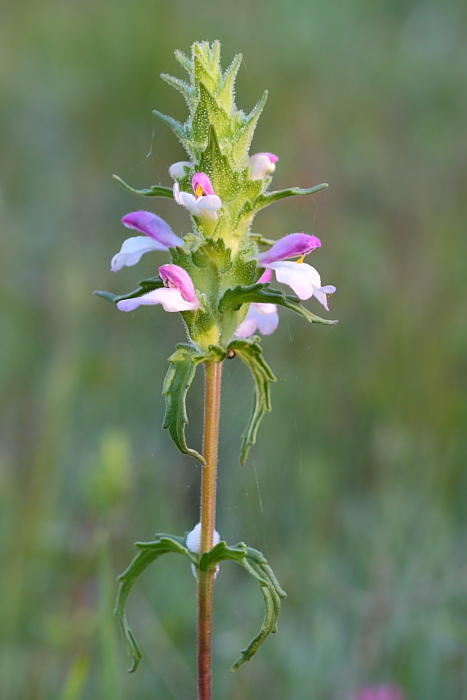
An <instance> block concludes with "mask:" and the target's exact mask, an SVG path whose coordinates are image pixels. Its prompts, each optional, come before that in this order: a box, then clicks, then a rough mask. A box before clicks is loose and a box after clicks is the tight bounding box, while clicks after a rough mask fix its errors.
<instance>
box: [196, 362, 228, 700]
mask: <svg viewBox="0 0 467 700" xmlns="http://www.w3.org/2000/svg"><path fill="white" fill-rule="evenodd" d="M221 378H222V363H221V362H218V363H216V364H213V365H210V364H206V365H205V366H204V433H203V456H204V459H205V460H206V464H205V465H204V466H203V468H202V476H201V517H200V520H201V549H200V551H201V553H202V552H208V551H209V550H210V549H211V548H212V545H213V537H214V529H215V525H216V487H217V449H218V443H219V414H220V402H221ZM213 587H214V571H198V700H211V666H212V660H211V647H212V641H211V639H212V593H213Z"/></svg>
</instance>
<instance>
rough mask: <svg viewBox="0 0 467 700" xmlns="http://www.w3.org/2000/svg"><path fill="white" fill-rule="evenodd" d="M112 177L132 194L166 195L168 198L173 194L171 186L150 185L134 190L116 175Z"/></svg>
mask: <svg viewBox="0 0 467 700" xmlns="http://www.w3.org/2000/svg"><path fill="white" fill-rule="evenodd" d="M112 177H113V179H114V180H115V181H116V182H118V184H119V185H121V186H122V187H123V189H125V190H128V192H131V193H132V194H139V195H141V196H142V197H168V198H169V199H173V196H174V194H173V190H172V188H171V187H162V185H153V186H152V187H149V188H147V189H143V190H135V188H134V187H131V185H128V184H127V183H126V182H125V181H124V180H122V178H121V177H119V176H118V175H112Z"/></svg>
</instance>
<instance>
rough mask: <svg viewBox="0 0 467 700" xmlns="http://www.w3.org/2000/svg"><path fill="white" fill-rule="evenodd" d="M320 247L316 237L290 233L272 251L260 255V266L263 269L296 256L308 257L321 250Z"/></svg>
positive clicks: (275, 244)
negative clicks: (309, 254)
mask: <svg viewBox="0 0 467 700" xmlns="http://www.w3.org/2000/svg"><path fill="white" fill-rule="evenodd" d="M320 245H321V241H320V240H319V238H317V237H316V236H309V235H308V234H307V233H289V235H288V236H284V237H283V238H280V239H279V240H278V241H277V243H274V245H273V246H272V248H271V249H270V250H268V251H267V252H265V253H260V254H259V255H258V264H259V265H260V267H262V266H263V265H269V264H270V263H273V262H278V261H279V260H286V259H287V258H293V257H294V256H296V255H306V254H307V253H310V252H311V251H312V250H314V249H315V248H319V247H320Z"/></svg>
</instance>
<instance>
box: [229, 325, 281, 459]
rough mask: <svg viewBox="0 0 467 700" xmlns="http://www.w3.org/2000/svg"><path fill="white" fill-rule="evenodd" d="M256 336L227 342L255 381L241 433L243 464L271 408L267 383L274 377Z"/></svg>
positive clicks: (272, 380)
mask: <svg viewBox="0 0 467 700" xmlns="http://www.w3.org/2000/svg"><path fill="white" fill-rule="evenodd" d="M258 340H259V339H258V337H257V336H253V337H252V338H250V339H248V340H246V339H243V338H242V339H240V338H237V339H236V340H233V341H232V342H231V343H229V350H234V351H235V353H236V354H237V355H238V356H239V357H241V359H242V360H243V362H244V363H245V364H246V365H247V367H248V368H249V370H250V372H251V374H252V376H253V380H254V382H255V395H254V401H253V409H252V412H251V416H250V420H249V421H248V425H247V427H246V428H245V431H244V432H243V435H242V446H241V450H240V464H241V465H244V464H245V462H246V459H247V456H248V452H249V450H250V447H251V446H252V445H254V443H255V442H256V434H257V432H258V427H259V424H260V422H261V419H262V417H263V416H264V414H265V413H266V411H270V410H271V392H270V387H269V383H270V382H275V381H276V378H275V376H274V374H273V373H272V371H271V369H270V367H269V366H268V365H267V364H266V362H265V360H264V358H263V353H262V350H261V346H260V345H259V343H258Z"/></svg>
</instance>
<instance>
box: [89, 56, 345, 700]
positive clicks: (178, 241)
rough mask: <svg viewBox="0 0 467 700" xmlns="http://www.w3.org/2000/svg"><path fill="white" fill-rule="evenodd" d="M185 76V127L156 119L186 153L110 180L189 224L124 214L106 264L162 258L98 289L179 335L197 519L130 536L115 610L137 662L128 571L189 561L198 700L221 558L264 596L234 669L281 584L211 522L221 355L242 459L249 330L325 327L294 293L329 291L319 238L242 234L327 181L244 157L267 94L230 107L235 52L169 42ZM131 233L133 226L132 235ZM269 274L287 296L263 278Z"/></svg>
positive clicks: (264, 368) (175, 423)
mask: <svg viewBox="0 0 467 700" xmlns="http://www.w3.org/2000/svg"><path fill="white" fill-rule="evenodd" d="M175 55H176V58H177V60H178V61H179V63H180V64H181V65H182V66H183V68H185V70H186V71H187V73H188V76H189V82H185V81H183V80H180V79H178V78H175V77H172V76H169V75H163V76H162V78H163V79H164V80H165V81H166V82H168V83H169V84H170V85H173V86H174V87H175V88H176V89H177V90H179V91H180V92H181V93H182V95H183V97H184V98H185V100H186V103H187V106H188V110H189V116H188V119H187V121H186V122H185V123H184V124H181V123H180V122H178V121H176V120H174V119H172V118H171V117H168V116H165V115H163V114H161V113H160V112H154V114H155V115H156V116H157V117H159V118H160V119H162V121H164V122H165V123H166V124H167V125H168V126H169V127H170V128H171V129H172V131H173V132H174V133H175V135H176V136H177V137H178V139H179V140H180V142H181V143H182V145H183V146H184V148H185V150H186V152H187V154H188V158H189V160H186V161H180V162H177V163H174V164H173V165H172V166H171V167H170V168H169V176H170V177H171V178H172V180H173V181H174V184H173V186H172V187H166V186H160V185H155V186H153V187H150V188H148V189H144V190H136V189H134V188H133V187H131V186H130V185H128V184H127V183H125V182H124V181H123V180H121V178H119V177H117V176H114V177H115V179H116V180H117V181H118V182H119V183H120V184H121V185H122V186H123V187H125V188H126V189H127V190H129V191H130V192H133V193H135V194H137V195H141V196H144V197H168V198H170V199H172V200H173V201H174V202H176V203H177V204H179V205H181V206H183V207H184V208H185V209H186V210H187V211H188V213H189V214H190V217H191V223H192V231H191V233H189V234H188V235H186V236H185V237H184V238H183V239H182V238H181V237H179V236H177V235H176V234H175V233H174V232H173V231H172V229H171V228H170V226H169V225H168V224H167V223H166V222H165V221H163V220H162V219H161V218H160V217H159V216H157V215H156V214H154V213H152V212H149V211H135V212H132V213H130V214H127V215H126V216H125V217H123V219H122V223H123V224H124V226H125V227H127V228H129V229H132V230H134V231H136V232H138V234H139V235H137V236H134V237H131V238H128V239H126V240H125V241H124V243H123V245H122V247H121V249H120V251H119V252H118V253H116V254H115V255H114V257H113V258H112V263H111V269H112V270H113V271H118V270H120V269H121V268H122V267H124V266H133V265H136V264H137V263H138V262H139V260H140V259H141V257H142V255H144V254H146V253H148V252H152V251H165V252H167V253H168V254H169V255H170V262H169V263H165V264H163V265H161V266H160V267H159V269H158V275H156V276H154V277H151V278H150V279H145V280H142V281H141V282H140V283H139V285H138V287H137V289H135V290H134V291H132V292H130V293H127V294H121V295H115V294H111V293H109V292H96V293H97V294H98V295H100V296H102V297H104V298H106V299H108V300H110V301H112V302H113V303H115V304H116V305H117V307H118V309H119V310H120V311H126V312H128V311H133V310H134V309H136V308H138V307H139V306H141V305H158V304H160V305H162V307H163V309H164V310H165V311H168V312H176V311H177V312H180V314H181V316H182V319H183V322H184V325H185V329H186V332H187V336H188V342H187V343H181V344H179V345H177V349H176V351H175V353H174V354H173V355H171V357H170V358H169V370H168V373H167V376H166V379H165V382H164V388H163V394H164V396H165V400H166V414H165V420H164V428H166V429H168V431H169V433H170V435H171V437H172V439H173V441H174V442H175V444H176V446H177V447H178V449H179V450H180V451H181V452H182V453H184V454H188V455H191V456H193V457H195V458H196V459H197V460H198V461H199V462H200V463H201V465H202V483H201V515H200V523H199V524H198V525H197V526H196V527H195V528H194V529H193V530H192V531H191V532H190V533H188V535H185V536H184V537H176V536H172V535H158V536H157V538H156V540H155V541H154V542H146V543H138V544H137V547H138V548H139V550H140V551H139V554H138V555H137V557H136V558H135V559H134V560H133V562H132V563H131V564H130V566H129V568H128V569H127V570H126V571H125V572H124V574H122V576H121V577H120V582H121V585H120V591H119V594H118V598H117V605H116V614H117V617H118V619H119V621H120V624H121V626H122V629H123V633H124V636H125V639H126V642H127V646H128V649H129V652H130V654H131V656H132V658H133V666H132V669H131V670H134V669H136V667H137V665H138V663H139V661H140V659H141V653H140V650H139V647H138V645H137V643H136V640H135V638H134V635H133V633H132V632H131V630H130V628H129V627H128V624H127V621H126V617H125V604H126V600H127V597H128V593H129V591H130V589H131V586H132V585H133V583H134V581H135V579H136V578H137V576H139V574H140V573H141V572H142V571H143V570H144V569H145V568H146V567H147V566H148V565H149V564H150V563H151V562H152V561H153V560H155V559H156V558H157V557H159V556H160V555H161V554H164V553H166V552H175V553H178V554H181V555H183V556H184V557H186V558H187V559H188V560H189V562H190V563H191V565H192V567H193V570H194V573H195V576H196V579H197V589H198V672H199V674H198V678H199V680H198V688H199V698H200V699H201V700H206V699H207V698H210V692H211V690H210V687H211V679H210V666H211V660H210V659H211V657H210V654H211V614H212V588H213V582H214V578H215V575H216V572H217V569H218V565H219V562H220V561H222V560H224V559H231V560H233V561H236V562H237V563H239V564H241V565H242V566H243V567H244V568H245V569H246V570H247V571H248V572H249V573H250V574H251V575H252V576H253V577H254V578H255V579H256V580H257V581H258V583H259V585H260V589H261V592H262V594H263V597H264V602H265V608H266V613H265V619H264V623H263V626H262V628H261V630H260V632H259V634H258V635H257V636H256V637H255V638H254V639H253V640H252V641H251V642H250V644H249V645H248V646H247V648H246V649H244V650H242V652H241V655H240V657H239V659H238V660H237V661H236V662H235V664H234V665H233V667H232V670H235V669H236V668H238V667H239V666H240V665H241V664H243V663H244V662H245V661H247V660H248V659H250V658H251V657H252V656H253V654H254V653H255V652H256V651H257V649H258V648H259V646H260V645H261V644H262V642H263V641H264V639H265V638H266V637H267V636H268V635H269V634H270V633H271V632H275V631H276V621H277V616H278V614H279V611H280V601H281V598H283V597H284V596H285V593H284V592H283V590H282V589H281V587H280V585H279V583H278V581H277V579H276V577H275V576H274V574H273V572H272V570H271V569H270V567H269V565H268V563H267V561H266V559H265V558H264V556H263V555H262V554H261V553H260V552H258V551H257V550H255V549H252V548H250V547H247V545H245V544H244V543H240V544H237V545H235V546H228V545H227V544H226V543H225V542H223V541H220V538H219V536H218V534H217V533H216V531H215V495H216V468H217V443H218V426H219V408H220V386H221V372H222V363H223V361H224V360H225V359H227V358H229V359H232V358H234V357H236V356H238V357H239V358H240V359H241V360H242V361H243V362H244V363H245V364H246V365H247V367H248V368H249V369H250V371H251V373H252V376H253V380H254V385H255V396H254V403H253V409H252V412H251V415H250V418H249V421H248V425H247V427H246V429H245V431H244V433H243V436H242V446H241V453H240V462H241V464H244V463H245V461H246V459H247V455H248V452H249V450H250V447H251V446H252V445H253V444H254V442H255V440H256V436H257V432H258V427H259V424H260V421H261V418H262V417H263V415H264V413H265V412H266V411H269V410H270V408H271V404H270V383H271V382H273V381H275V377H274V375H273V373H272V371H271V369H270V368H269V366H268V365H267V363H266V361H265V360H264V357H263V354H262V349H261V344H260V338H259V337H258V336H256V335H254V333H255V332H256V331H259V332H260V333H261V334H264V335H268V334H271V333H273V332H274V331H275V329H276V328H277V325H278V323H279V316H278V312H277V308H278V307H279V306H280V307H284V308H286V309H288V310H290V311H293V312H295V313H298V314H300V315H301V316H302V317H303V318H304V319H305V320H307V321H309V322H311V323H322V324H323V323H324V324H334V323H336V322H335V321H330V320H325V319H323V318H321V317H319V316H316V315H315V314H314V313H312V312H311V311H310V310H309V309H308V308H306V307H305V306H303V304H302V303H301V302H302V301H303V300H306V299H310V298H311V297H315V298H316V299H317V301H318V302H319V303H320V304H321V305H322V306H323V307H324V308H325V309H326V310H328V303H327V295H329V294H332V293H333V292H334V291H335V287H333V286H331V285H324V286H323V285H322V284H321V278H320V275H319V273H318V272H317V270H316V269H315V268H314V267H312V266H311V265H309V264H308V263H306V262H304V259H305V257H306V256H307V255H308V254H310V253H312V251H313V250H314V249H315V248H317V247H319V246H321V242H320V240H319V239H318V238H317V237H316V236H313V235H309V234H307V233H290V234H288V235H285V236H284V237H282V238H281V239H279V240H277V241H274V240H270V239H268V238H263V237H262V236H261V235H259V234H254V233H252V232H251V224H252V221H253V218H254V216H255V215H256V214H257V213H258V212H259V211H260V210H261V209H263V208H264V207H267V206H269V205H271V204H273V203H274V202H276V201H278V200H280V199H283V198H285V197H291V196H296V195H307V194H314V193H316V192H318V191H320V190H322V189H324V188H326V187H327V185H326V184H321V185H317V186H315V187H311V188H309V189H300V188H298V187H292V188H289V189H285V190H272V191H271V190H270V189H269V188H270V185H271V182H272V174H273V173H274V170H275V168H276V164H277V162H278V158H277V156H275V155H274V154H272V153H256V154H254V155H252V156H250V155H249V149H250V143H251V140H252V138H253V133H254V131H255V128H256V124H257V121H258V118H259V116H260V114H261V112H262V110H263V107H264V104H265V102H266V97H267V93H266V92H265V93H264V95H263V97H262V98H261V100H260V101H259V102H258V104H257V105H256V106H255V108H254V109H253V110H252V112H251V113H250V114H245V113H244V112H243V111H241V110H239V109H237V107H236V105H235V102H234V82H235V78H236V75H237V72H238V69H239V67H240V63H241V56H240V55H238V56H236V57H235V58H234V60H233V62H232V64H231V65H230V67H229V68H228V69H227V70H226V71H225V72H223V71H222V70H221V67H220V44H219V42H214V43H213V44H209V43H207V42H202V43H195V44H194V45H193V47H192V54H191V58H188V57H186V56H185V55H184V54H182V53H180V52H176V54H175ZM141 234H142V235H141ZM273 274H274V275H275V278H276V281H277V282H278V283H280V284H285V285H287V286H288V287H290V288H291V289H292V291H293V292H294V294H289V293H286V292H285V291H283V290H279V289H276V288H273V287H271V281H272V278H273ZM200 364H203V365H204V369H205V411H204V435H203V449H202V451H201V453H200V452H198V451H197V450H196V449H194V448H192V447H188V445H187V441H186V437H185V426H186V423H187V413H186V406H185V402H186V397H187V393H188V390H189V388H190V386H191V383H192V381H193V378H194V375H195V372H196V369H197V367H198V365H200Z"/></svg>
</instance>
